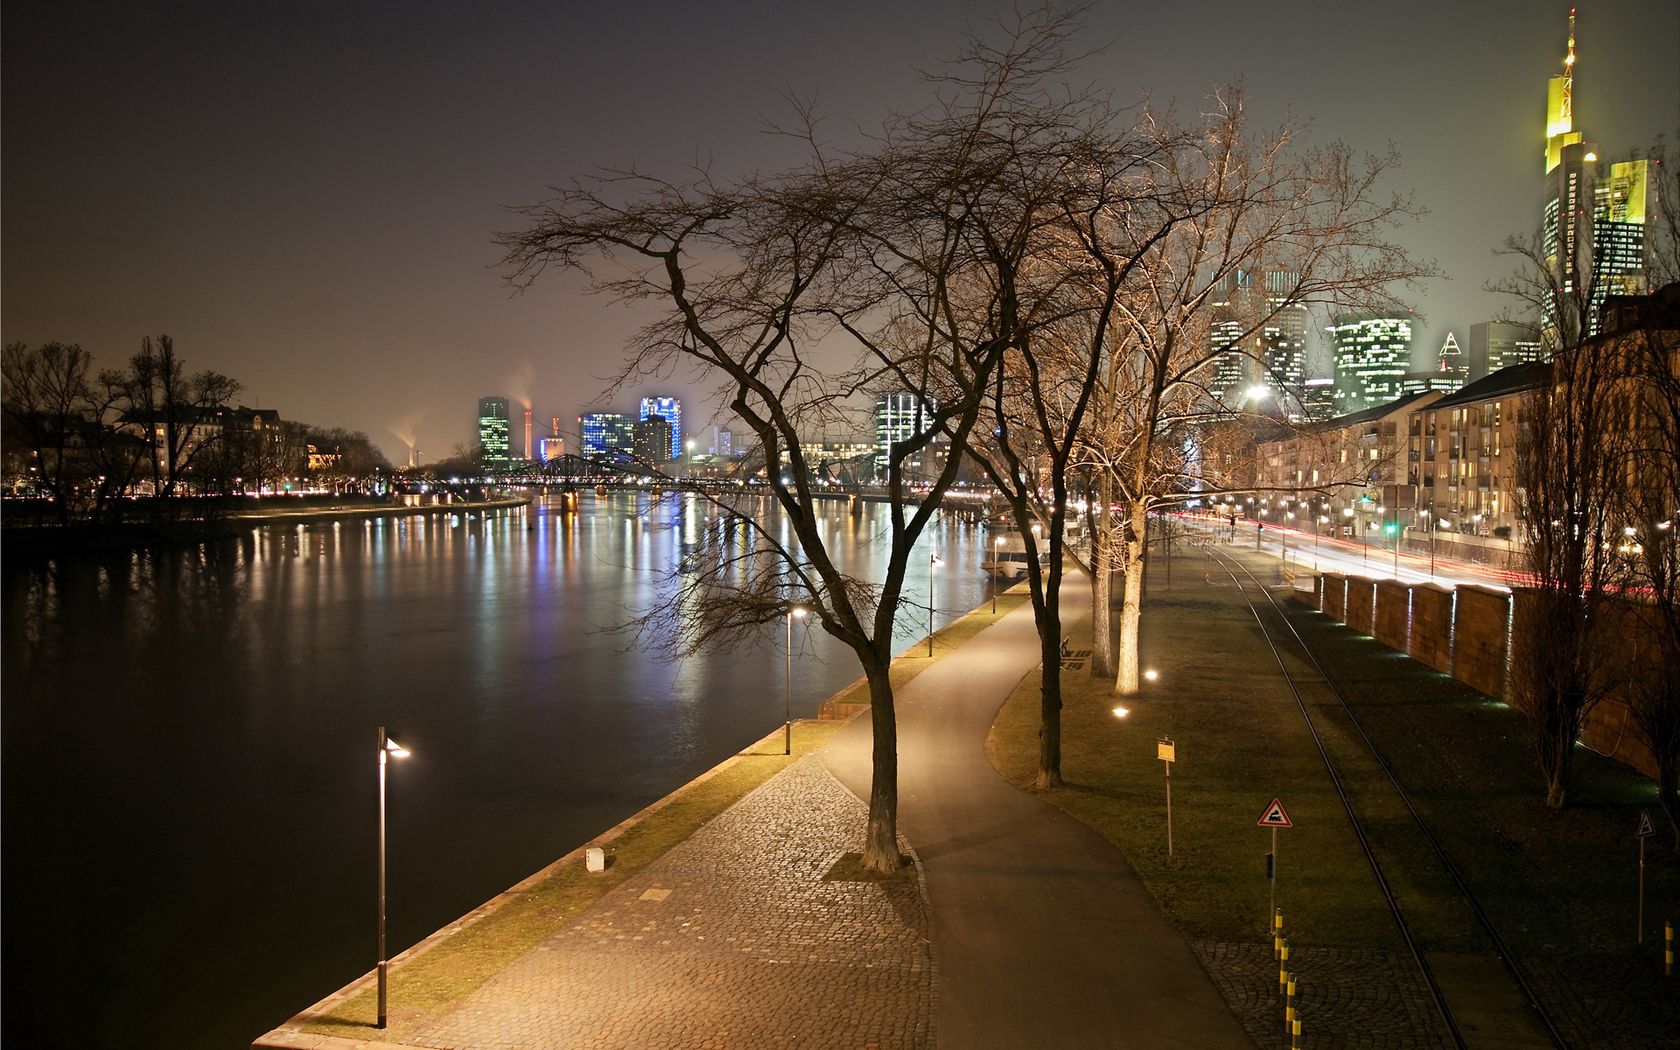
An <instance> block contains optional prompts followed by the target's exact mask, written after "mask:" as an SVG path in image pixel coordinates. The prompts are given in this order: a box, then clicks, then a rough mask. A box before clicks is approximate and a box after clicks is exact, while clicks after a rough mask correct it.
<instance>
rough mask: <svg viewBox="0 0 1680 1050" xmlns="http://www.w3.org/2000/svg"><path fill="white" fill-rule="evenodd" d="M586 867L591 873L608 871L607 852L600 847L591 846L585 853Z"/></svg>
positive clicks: (584, 861)
mask: <svg viewBox="0 0 1680 1050" xmlns="http://www.w3.org/2000/svg"><path fill="white" fill-rule="evenodd" d="M583 864H584V867H585V868H587V869H588V870H590V871H606V870H607V851H606V850H604V849H602V848H601V847H599V846H591V847H589V848H588V849H586V850H584V851H583Z"/></svg>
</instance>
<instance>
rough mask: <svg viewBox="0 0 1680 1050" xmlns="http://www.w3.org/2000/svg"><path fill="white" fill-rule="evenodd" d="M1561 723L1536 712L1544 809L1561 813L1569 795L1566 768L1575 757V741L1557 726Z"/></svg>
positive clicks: (1567, 768)
mask: <svg viewBox="0 0 1680 1050" xmlns="http://www.w3.org/2000/svg"><path fill="white" fill-rule="evenodd" d="M1561 721H1562V720H1561V719H1559V718H1556V717H1555V716H1553V715H1551V714H1549V713H1546V712H1535V731H1536V733H1537V734H1538V735H1539V745H1540V746H1539V753H1540V773H1541V775H1542V776H1543V777H1544V778H1545V780H1546V806H1547V807H1548V808H1550V809H1562V808H1563V807H1564V803H1565V800H1566V797H1567V795H1568V791H1569V767H1570V765H1571V764H1572V760H1573V759H1574V757H1575V738H1576V736H1577V735H1578V734H1576V733H1573V732H1569V731H1568V730H1566V729H1565V728H1564V727H1563V726H1562V725H1561V724H1560V723H1561Z"/></svg>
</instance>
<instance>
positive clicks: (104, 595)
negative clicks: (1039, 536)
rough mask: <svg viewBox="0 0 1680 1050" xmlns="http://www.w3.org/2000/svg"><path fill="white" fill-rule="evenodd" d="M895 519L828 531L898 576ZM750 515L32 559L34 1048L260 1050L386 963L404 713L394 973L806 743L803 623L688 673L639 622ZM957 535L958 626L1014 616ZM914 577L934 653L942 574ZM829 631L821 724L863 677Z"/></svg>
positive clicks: (29, 1004) (907, 629)
mask: <svg viewBox="0 0 1680 1050" xmlns="http://www.w3.org/2000/svg"><path fill="white" fill-rule="evenodd" d="M882 521H884V508H882V507H879V506H870V507H868V509H867V511H866V513H865V515H864V516H863V518H862V519H861V520H858V519H854V518H852V516H851V515H850V514H849V513H848V512H847V511H846V509H845V505H844V504H843V503H838V502H837V503H836V504H834V509H833V511H832V513H831V514H830V515H829V516H828V517H827V519H826V520H825V522H824V533H823V534H824V536H825V538H826V539H827V540H828V541H829V542H830V543H831V544H832V545H833V546H835V547H836V549H842V550H844V551H845V554H846V558H847V560H848V563H849V567H850V569H851V571H853V572H854V573H856V574H858V575H860V576H866V577H872V578H873V577H875V576H877V575H878V573H879V572H881V571H882V567H883V566H884V563H885V556H886V550H885V547H884V545H883V544H880V543H878V542H874V541H876V540H877V539H878V530H879V527H880V523H881V522H882ZM719 527H722V526H721V525H720V523H719V522H718V521H717V520H716V516H715V512H712V511H710V509H709V508H708V507H707V506H706V505H705V504H704V503H699V502H696V501H694V500H693V498H692V497H687V496H667V497H665V498H663V499H659V500H651V499H650V498H649V497H647V496H630V495H615V496H612V497H608V498H605V499H597V498H595V497H594V496H593V495H590V494H584V495H583V496H582V497H581V498H580V501H579V504H578V505H577V506H576V507H575V508H571V509H568V508H567V507H565V506H564V505H562V504H561V503H560V502H559V500H558V499H555V500H553V501H549V502H542V503H538V504H534V505H533V506H532V507H530V508H528V509H524V510H519V511H510V512H500V513H491V514H482V513H473V512H469V513H466V514H455V515H449V516H441V515H440V516H435V517H425V518H402V519H379V520H373V521H369V520H351V521H334V522H319V523H315V524H309V525H301V526H273V527H268V528H262V529H256V530H253V531H252V532H250V533H247V534H245V535H243V536H241V537H240V538H238V539H236V540H230V541H227V542H225V543H219V544H214V545H209V546H206V547H203V548H197V549H193V550H189V551H173V552H138V553H128V552H124V553H119V554H112V555H101V556H89V557H77V558H64V559H56V560H53V561H50V562H47V563H44V564H18V565H12V564H8V565H7V566H6V567H5V573H4V606H3V613H4V616H3V620H0V627H3V638H4V650H3V663H0V667H3V674H4V729H5V732H4V763H3V768H0V772H3V777H4V793H5V822H4V850H3V853H4V865H5V868H4V893H5V916H4V930H5V934H4V940H5V945H4V952H5V958H4V964H5V968H6V974H7V976H6V981H5V991H4V996H5V1002H4V1024H5V1035H6V1036H7V1037H8V1039H9V1040H15V1041H18V1042H19V1044H20V1045H24V1044H25V1043H27V1044H28V1045H36V1046H48V1045H55V1044H65V1043H72V1044H74V1045H81V1046H89V1045H92V1046H99V1045H111V1046H115V1045H129V1044H133V1043H134V1042H135V1033H136V1032H156V1033H162V1032H168V1033H170V1036H171V1041H172V1042H173V1043H174V1044H176V1045H181V1046H207V1047H208V1046H216V1047H221V1046H231V1045H238V1044H240V1043H242V1042H246V1041H248V1040H249V1039H250V1038H252V1037H253V1036H254V1035H255V1034H257V1033H258V1032H259V1031H260V1030H262V1029H263V1028H265V1027H267V1026H268V1025H271V1024H273V1023H277V1022H278V1021H280V1020H282V1019H284V1017H286V1016H287V1015H288V1014H289V1013H290V1012H292V1011H294V1010H296V1009H298V1008H301V1007H302V1006H305V1005H307V1004H308V1003H310V1002H312V1001H314V1000H315V999H316V998H318V997H320V996H321V995H322V994H324V993H326V992H327V991H330V990H331V989H333V988H336V987H338V986H339V985H341V984H343V983H345V982H346V981H348V980H350V979H352V978H354V977H355V976H357V975H358V974H359V973H361V972H363V971H364V970H365V969H366V968H367V966H368V965H369V963H370V962H371V959H372V921H371V920H372V887H373V882H374V872H373V869H374V849H373V843H374V836H373V825H374V799H373V791H374V772H375V767H374V763H373V745H372V743H371V741H372V739H373V734H374V731H375V726H376V725H378V724H379V723H381V722H384V723H386V724H388V725H389V726H391V727H392V729H393V731H394V732H396V733H398V734H400V735H401V738H402V739H403V741H404V743H405V744H407V745H409V746H410V747H412V748H413V749H414V752H415V757H414V758H413V759H411V760H409V761H407V762H404V763H402V764H401V765H400V766H399V767H397V768H396V769H395V770H394V771H393V775H392V778H391V816H390V821H391V823H390V862H391V885H390V911H391V937H392V945H393V949H392V950H393V952H395V951H397V950H400V948H401V947H403V946H406V945H408V944H410V943H412V942H414V941H415V940H418V939H419V938H420V937H422V936H424V935H425V934H427V933H429V932H431V931H432V930H434V929H436V928H438V927H440V926H442V925H444V924H445V923H447V922H449V921H450V920H453V919H455V918H457V917H458V916H459V915H461V914H463V913H464V912H466V911H467V910H469V909H470V908H472V907H474V906H475V905H477V904H479V903H481V902H482V901H483V900H485V899H487V898H488V897H490V896H492V895H494V894H495V893H497V892H499V891H500V890H502V889H504V888H506V887H507V886H509V885H511V884H512V883H514V882H516V881H518V880H519V879H521V878H523V877H524V876H525V875H527V874H529V873H530V872H532V871H534V870H535V869H537V868H539V867H541V866H542V865H543V864H545V863H547V862H548V861H550V860H552V859H553V858H555V857H557V856H559V855H560V854H562V853H564V852H566V851H568V850H570V849H571V848H573V847H575V846H577V845H579V844H580V843H582V842H584V841H586V840H587V839H588V838H589V837H590V836H592V835H594V834H597V833H599V832H600V831H602V830H604V829H606V828H607V827H610V826H611V825H613V824H614V823H616V822H617V821H618V820H620V819H622V818H623V817H624V816H626V815H628V814H629V813H631V812H633V811H635V810H636V809H638V808H640V807H641V806H643V805H645V804H647V803H648V802H650V801H652V800H653V799H655V798H657V797H659V796H660V795H663V794H664V793H666V792H667V791H669V790H670V789H671V788H673V787H675V786H677V785H678V784H680V783H682V782H684V781H686V780H688V779H689V778H691V777H693V776H694V775H696V774H698V773H699V772H701V771H703V770H704V769H706V768H709V767H710V766H712V765H713V764H715V763H716V762H718V761H720V760H722V759H723V758H725V757H727V756H728V755H730V754H732V753H734V752H735V751H737V750H739V749H740V748H741V747H743V746H745V745H746V744H748V743H750V742H751V741H753V740H755V739H757V738H759V737H761V736H763V735H764V734H765V733H767V732H769V731H770V730H771V729H773V728H774V727H775V726H777V725H779V724H780V722H781V717H782V670H783V655H782V651H781V645H782V635H781V630H780V627H779V625H778V626H777V627H776V628H774V629H772V630H770V631H769V632H768V633H767V636H766V638H765V639H764V640H763V644H761V645H759V646H757V647H756V648H752V649H749V650H747V651H744V652H740V651H738V652H734V653H729V654H712V655H703V656H699V657H694V658H690V659H688V660H685V661H683V662H681V663H680V664H678V663H675V662H672V661H670V660H668V659H667V658H666V657H664V656H663V655H662V654H660V653H659V652H658V651H657V650H654V649H650V648H649V647H648V646H647V645H646V644H642V643H639V642H638V640H637V639H636V637H635V636H634V635H633V634H626V633H615V632H613V631H612V630H611V628H612V627H613V626H614V625H617V624H620V623H623V622H624V621H625V620H626V619H627V618H628V617H629V616H630V615H632V614H633V613H636V612H641V611H645V610H646V609H647V608H648V607H649V604H650V603H651V602H654V601H656V600H659V598H660V596H661V593H662V592H661V582H662V580H663V573H664V572H665V570H667V569H668V568H669V567H670V566H672V565H673V564H674V563H675V561H676V559H677V558H678V557H680V555H681V553H682V552H683V550H684V548H685V546H688V547H691V546H692V545H693V544H695V543H697V542H699V540H700V537H701V532H702V530H705V529H707V528H719ZM934 532H935V533H936V536H937V540H938V544H937V545H938V547H939V549H940V555H941V557H942V558H943V559H944V560H945V562H946V564H945V565H943V566H941V568H940V569H939V572H938V574H937V576H936V580H935V583H936V587H937V588H938V592H939V594H938V601H937V605H938V612H939V616H938V618H939V621H940V622H941V623H943V622H947V621H948V620H949V619H950V618H951V617H952V616H954V615H955V614H956V613H957V612H959V611H961V610H965V609H968V608H972V607H973V606H975V605H978V604H980V603H981V602H982V601H984V599H985V597H986V594H987V590H986V587H987V584H986V581H985V578H984V576H983V575H982V574H981V572H980V570H979V568H978V563H979V561H980V560H981V559H982V558H983V557H984V552H985V539H984V534H983V533H981V532H979V531H978V530H975V529H973V528H971V527H968V528H965V527H958V526H942V527H939V528H936V529H935V530H934ZM910 576H911V579H910V580H909V581H908V582H907V587H906V591H907V593H906V597H905V606H906V607H905V608H904V610H903V611H902V613H901V616H900V627H899V630H900V638H899V641H898V647H899V648H901V649H902V648H903V647H905V646H907V645H909V644H910V643H911V642H912V641H914V640H915V639H917V638H920V637H922V636H923V634H924V633H925V630H926V622H927V621H926V615H927V614H926V586H927V557H926V555H925V553H924V554H920V555H913V556H912V558H911V570H910ZM808 623H809V621H802V626H799V627H796V628H795V648H796V653H795V665H794V713H795V715H796V716H800V715H810V714H814V713H815V709H816V706H817V704H818V703H819V702H820V701H821V700H822V699H823V698H824V697H826V696H828V695H830V694H831V693H833V692H834V691H835V690H836V689H838V688H840V687H842V686H844V685H845V684H847V683H848V682H850V681H852V680H853V679H855V678H856V677H857V675H858V670H857V665H856V663H855V661H854V660H853V659H852V657H851V654H850V653H849V652H847V651H846V650H845V649H844V647H843V646H840V645H839V644H838V643H836V642H834V641H833V640H832V639H830V638H828V637H826V636H825V635H823V633H822V632H821V631H820V630H817V631H810V630H809V629H808V627H807V626H805V625H806V624H808ZM802 636H803V637H802ZM90 988H97V989H98V993H97V994H96V995H90V994H88V989H90ZM67 1017H75V1018H77V1019H78V1020H77V1023H76V1024H66V1022H65V1019H66V1018H67ZM141 1041H142V1042H145V1041H147V1040H145V1039H142V1040H141Z"/></svg>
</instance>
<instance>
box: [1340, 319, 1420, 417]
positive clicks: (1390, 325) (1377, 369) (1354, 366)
mask: <svg viewBox="0 0 1680 1050" xmlns="http://www.w3.org/2000/svg"><path fill="white" fill-rule="evenodd" d="M1329 331H1330V334H1331V337H1332V338H1333V339H1334V340H1335V364H1336V393H1335V398H1336V414H1337V415H1339V416H1345V415H1347V414H1348V413H1350V412H1361V411H1364V410H1365V409H1367V408H1375V407H1376V406H1378V405H1384V404H1387V403H1388V402H1390V401H1393V400H1394V399H1395V398H1397V397H1399V396H1400V392H1401V390H1400V380H1401V377H1403V376H1404V375H1405V374H1406V373H1407V372H1408V371H1410V370H1411V367H1412V318H1411V315H1410V314H1409V313H1406V314H1399V313H1356V314H1344V315H1342V316H1341V317H1338V318H1336V323H1335V324H1334V325H1332V326H1331V327H1330V329H1329Z"/></svg>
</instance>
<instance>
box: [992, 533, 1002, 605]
mask: <svg viewBox="0 0 1680 1050" xmlns="http://www.w3.org/2000/svg"><path fill="white" fill-rule="evenodd" d="M1001 575H1003V537H1002V536H999V537H998V538H997V539H995V540H993V541H992V615H993V616H996V615H997V592H998V586H997V585H998V577H999V576H1001Z"/></svg>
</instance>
